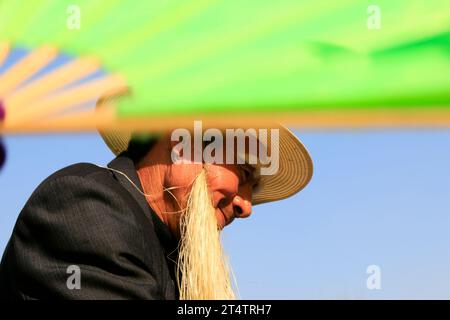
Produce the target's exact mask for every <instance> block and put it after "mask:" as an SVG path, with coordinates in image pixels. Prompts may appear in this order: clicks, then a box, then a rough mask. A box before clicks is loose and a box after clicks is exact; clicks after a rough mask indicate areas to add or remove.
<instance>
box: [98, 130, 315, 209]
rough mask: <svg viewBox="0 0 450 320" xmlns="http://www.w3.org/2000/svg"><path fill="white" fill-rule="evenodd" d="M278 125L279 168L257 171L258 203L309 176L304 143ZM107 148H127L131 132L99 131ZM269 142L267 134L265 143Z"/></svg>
mask: <svg viewBox="0 0 450 320" xmlns="http://www.w3.org/2000/svg"><path fill="white" fill-rule="evenodd" d="M277 128H278V129H279V168H278V171H277V172H276V173H275V174H273V175H261V177H260V183H259V187H258V188H257V189H256V190H255V191H254V192H253V200H252V203H253V204H254V205H255V204H260V203H265V202H271V201H276V200H281V199H285V198H287V197H290V196H292V195H293V194H295V193H297V192H299V191H300V190H302V189H303V188H304V187H305V186H306V185H307V184H308V182H309V181H310V180H311V177H312V174H313V163H312V160H311V157H310V155H309V153H308V151H307V150H306V148H305V146H304V145H303V144H302V143H301V142H300V140H299V139H298V138H297V137H296V136H295V135H294V134H293V133H292V132H291V131H290V130H289V129H287V128H286V127H284V126H281V125H278V126H277ZM100 134H101V136H102V138H103V140H104V141H105V143H106V144H107V146H108V147H109V148H110V149H111V151H112V152H113V153H114V154H115V155H118V154H120V153H121V152H123V151H125V150H127V148H128V144H129V142H130V139H131V133H129V134H127V133H119V132H100ZM267 145H269V146H270V134H268V143H267Z"/></svg>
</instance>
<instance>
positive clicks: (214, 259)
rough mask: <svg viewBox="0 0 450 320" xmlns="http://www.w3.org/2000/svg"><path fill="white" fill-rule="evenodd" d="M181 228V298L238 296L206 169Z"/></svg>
mask: <svg viewBox="0 0 450 320" xmlns="http://www.w3.org/2000/svg"><path fill="white" fill-rule="evenodd" d="M180 230H181V246H180V251H179V258H178V266H177V269H178V270H177V273H178V275H179V280H178V287H179V291H180V300H217V299H219V300H226V299H235V293H234V291H233V287H232V282H231V277H230V275H231V269H230V267H229V265H228V261H227V258H226V257H225V256H224V252H223V248H222V245H221V240H220V231H219V230H218V228H217V219H216V214H215V209H214V207H213V206H212V200H211V195H210V193H209V190H208V185H207V180H206V172H205V170H203V171H202V172H201V173H200V174H199V176H198V177H197V178H196V179H195V181H194V184H193V186H192V189H191V192H190V196H189V199H188V201H187V205H186V210H185V212H183V213H182V215H181V217H180ZM180 278H181V279H180Z"/></svg>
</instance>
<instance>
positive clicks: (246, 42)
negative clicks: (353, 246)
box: [0, 0, 450, 132]
mask: <svg viewBox="0 0 450 320" xmlns="http://www.w3.org/2000/svg"><path fill="white" fill-rule="evenodd" d="M117 97H119V98H117ZM111 98H114V99H111ZM0 100H1V101H2V105H3V106H4V107H5V109H6V118H5V121H4V125H3V129H2V130H3V132H13V131H33V130H62V131H64V130H74V129H93V128H95V127H99V126H100V127H104V128H107V127H120V126H123V127H124V128H125V127H128V129H129V128H136V127H137V126H139V125H140V124H142V125H144V123H145V125H146V126H148V123H149V121H150V122H151V123H152V124H153V125H154V126H156V127H158V126H159V127H164V126H170V125H172V124H173V121H174V120H173V119H184V118H186V119H187V118H195V117H205V118H209V119H215V121H216V123H217V124H218V125H220V124H223V123H225V122H226V121H232V122H233V123H234V124H236V123H237V122H236V121H238V119H240V121H242V122H243V123H246V124H248V123H249V122H248V121H264V119H270V120H271V121H272V120H288V122H289V123H290V124H292V125H312V126H336V125H338V126H339V125H344V126H345V125H354V124H356V125H362V126H366V125H374V124H375V125H376V124H404V123H407V124H427V125H428V124H445V125H448V124H450V2H448V1H447V0H428V1H425V0H402V1H388V0H377V1H375V2H374V1H361V0H326V1H325V0H324V1H311V0H277V1H275V0H272V1H267V0H245V1H242V0H239V1H238V0H222V1H219V0H195V1H194V0H192V1H187V0H183V1H182V0H165V1H161V0H159V1H158V0H146V1H136V0H128V1H127V0H96V1H92V0H89V1H88V0H34V1H32V2H30V1H24V0H23V1H20V0H1V1H0ZM98 101H100V102H105V103H98ZM95 105H98V106H100V107H99V108H97V109H96V108H94V106H95ZM102 106H103V107H102ZM143 120H145V122H143Z"/></svg>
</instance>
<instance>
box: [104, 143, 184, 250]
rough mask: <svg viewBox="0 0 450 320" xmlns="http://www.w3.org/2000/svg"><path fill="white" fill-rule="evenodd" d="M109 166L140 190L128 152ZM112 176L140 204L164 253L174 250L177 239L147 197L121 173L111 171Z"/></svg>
mask: <svg viewBox="0 0 450 320" xmlns="http://www.w3.org/2000/svg"><path fill="white" fill-rule="evenodd" d="M108 167H109V168H112V169H115V170H118V171H120V172H122V173H124V174H125V175H126V176H127V177H128V178H129V179H130V180H131V181H132V182H133V183H134V184H135V186H136V187H137V188H139V190H140V191H141V192H143V188H142V185H141V182H140V179H139V177H138V175H137V172H136V168H135V166H134V162H133V160H132V159H131V158H130V157H129V155H128V153H127V152H126V151H125V152H122V153H121V154H120V155H118V156H117V157H116V158H115V159H114V160H112V161H111V162H110V163H109V164H108ZM112 173H113V175H114V177H115V178H116V179H117V180H118V181H119V182H120V183H121V184H122V186H123V187H124V188H125V189H126V190H127V191H128V192H129V193H130V194H131V195H132V196H133V198H134V199H135V200H136V202H137V203H138V204H139V205H140V207H141V208H142V210H143V211H144V213H145V215H146V217H147V218H148V219H150V221H152V222H153V226H154V228H155V232H156V235H157V236H158V239H159V241H160V243H161V245H162V246H163V248H164V250H165V252H166V255H171V256H173V254H174V253H175V252H176V249H177V247H178V241H176V240H175V238H174V237H173V236H172V233H171V232H170V229H169V227H168V226H167V225H166V224H165V223H164V222H162V221H161V219H160V218H159V217H158V215H157V214H156V213H155V212H154V211H153V209H152V208H151V207H150V205H149V204H148V202H147V199H146V198H145V196H144V195H143V194H141V193H140V192H139V191H138V190H136V188H135V187H134V186H133V184H132V183H130V181H129V180H128V179H127V178H126V177H125V176H124V175H122V174H120V173H117V172H114V171H112Z"/></svg>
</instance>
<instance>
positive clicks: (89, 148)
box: [0, 130, 450, 299]
mask: <svg viewBox="0 0 450 320" xmlns="http://www.w3.org/2000/svg"><path fill="white" fill-rule="evenodd" d="M296 133H297V134H298V136H299V137H300V138H301V139H302V141H303V142H304V143H305V145H306V146H307V148H308V149H309V151H310V152H311V155H312V157H313V160H314V164H315V173H314V177H313V180H312V181H311V183H310V185H309V186H308V187H307V188H306V189H305V190H303V191H302V192H301V193H299V194H297V195H295V196H294V197H292V198H290V199H287V200H283V201H280V202H275V203H271V204H264V205H260V206H256V207H255V208H254V213H253V215H252V216H251V217H250V218H248V219H239V220H236V221H235V222H234V223H233V224H232V225H231V226H229V227H228V228H227V229H226V230H225V231H224V234H223V237H224V244H225V247H226V250H227V252H228V254H229V255H230V259H231V262H232V265H233V267H234V271H235V274H236V278H237V280H238V284H239V289H240V293H241V296H242V298H248V299H336V298H338V299H339V298H343V299H349V298H358V299H380V298H387V299H397V298H398V299H405V298H413V299H416V298H425V299H428V298H438V299H442V298H446V299H450V273H449V270H450V233H449V229H450V183H449V182H450V130H447V131H445V130H433V131H431V130H417V131H413V130H361V131H296ZM4 140H5V143H6V146H7V149H8V159H7V163H6V165H5V167H4V168H3V170H2V171H1V172H0V190H1V192H0V203H1V214H0V251H3V249H4V247H5V246H6V243H7V241H8V239H9V237H10V235H11V232H12V228H13V226H14V223H15V220H16V218H17V216H18V214H19V212H20V210H21V208H22V207H23V205H24V204H25V202H26V200H27V199H28V197H29V196H30V195H31V193H32V191H33V190H34V189H35V188H36V187H37V185H38V184H39V183H40V182H41V181H42V180H43V179H45V178H46V177H47V176H48V175H50V174H51V173H52V172H54V171H56V170H58V169H60V168H62V167H64V166H67V165H69V164H72V163H76V162H94V163H97V164H106V163H107V162H109V160H111V159H112V157H113V155H112V153H111V152H110V151H109V150H108V149H107V147H106V146H105V145H104V144H103V141H102V140H101V138H100V137H99V136H98V135H97V134H94V133H92V134H59V135H34V136H8V137H6V138H5V139H4ZM369 265H378V266H379V267H380V268H381V289H380V290H368V289H367V287H366V279H367V277H368V276H369V275H368V274H367V273H366V269H367V267H368V266H369Z"/></svg>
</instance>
